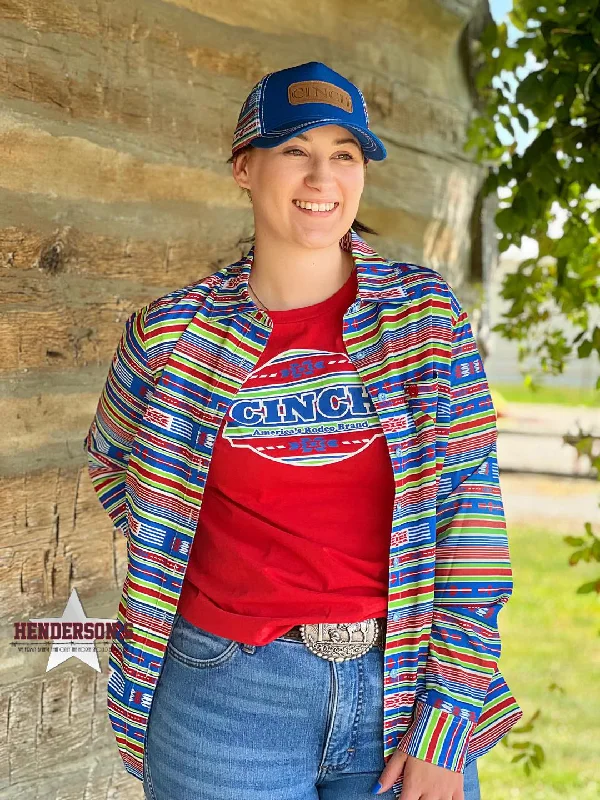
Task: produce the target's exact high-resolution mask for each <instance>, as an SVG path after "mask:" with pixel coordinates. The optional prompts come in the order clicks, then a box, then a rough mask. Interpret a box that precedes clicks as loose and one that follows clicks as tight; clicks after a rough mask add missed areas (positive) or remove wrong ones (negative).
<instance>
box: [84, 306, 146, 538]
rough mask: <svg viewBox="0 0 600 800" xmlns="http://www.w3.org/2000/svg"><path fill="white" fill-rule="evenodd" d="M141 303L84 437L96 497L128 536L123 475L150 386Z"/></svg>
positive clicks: (119, 348) (123, 336) (121, 342)
mask: <svg viewBox="0 0 600 800" xmlns="http://www.w3.org/2000/svg"><path fill="white" fill-rule="evenodd" d="M144 312H145V308H143V309H140V310H139V311H135V312H134V313H133V314H132V315H131V316H130V317H129V319H128V320H127V322H126V323H125V328H124V330H123V333H122V336H121V340H120V341H119V344H118V346H117V349H116V352H115V354H114V356H113V359H112V363H111V366H110V369H109V372H108V377H107V379H106V383H105V384H104V389H103V390H102V394H101V395H100V400H99V402H98V408H97V410H96V415H95V417H94V420H93V422H92V424H91V427H90V429H89V432H88V434H87V436H86V438H85V440H84V449H85V450H87V453H88V470H89V475H90V479H91V481H92V484H93V486H94V489H95V491H96V493H97V495H98V499H99V500H100V502H101V504H102V505H103V507H104V508H105V510H106V511H107V512H108V514H109V516H110V518H111V520H112V522H113V525H114V526H115V528H118V529H119V530H120V531H121V532H122V533H123V534H124V535H125V536H126V535H127V513H126V506H125V475H126V472H127V464H128V462H129V454H130V453H131V447H132V442H133V437H134V435H135V432H136V430H137V428H138V426H139V423H140V420H141V419H142V417H143V415H144V411H145V408H146V405H147V394H148V392H149V391H150V390H151V389H152V387H153V382H152V373H151V371H150V369H149V367H148V360H147V355H146V349H145V340H144V329H143V317H144Z"/></svg>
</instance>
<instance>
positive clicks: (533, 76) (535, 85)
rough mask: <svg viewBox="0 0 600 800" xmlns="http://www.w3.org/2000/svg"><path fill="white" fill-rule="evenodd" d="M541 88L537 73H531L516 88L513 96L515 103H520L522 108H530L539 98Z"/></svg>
mask: <svg viewBox="0 0 600 800" xmlns="http://www.w3.org/2000/svg"><path fill="white" fill-rule="evenodd" d="M541 86H542V82H541V79H540V73H539V71H538V72H531V73H530V74H529V75H528V76H527V77H526V78H524V80H522V81H521V83H520V84H519V85H518V86H517V91H516V95H515V98H516V101H517V103H522V104H523V105H524V106H527V107H531V105H533V104H534V103H535V102H536V100H537V99H538V97H539V92H540V89H541Z"/></svg>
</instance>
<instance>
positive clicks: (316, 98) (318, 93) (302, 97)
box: [288, 81, 352, 112]
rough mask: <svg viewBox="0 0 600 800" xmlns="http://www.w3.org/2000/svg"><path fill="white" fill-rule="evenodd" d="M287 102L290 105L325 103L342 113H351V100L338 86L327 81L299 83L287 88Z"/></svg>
mask: <svg viewBox="0 0 600 800" xmlns="http://www.w3.org/2000/svg"><path fill="white" fill-rule="evenodd" d="M288 100H289V101H290V103H291V105H293V106H299V105H302V104H303V103H327V104H328V105H330V106H337V108H341V109H343V110H344V111H348V112H351V111H352V98H351V97H350V95H349V94H348V92H345V91H344V90H343V89H340V88H339V86H335V85H334V84H333V83H327V81H299V82H298V83H292V84H291V85H290V86H288Z"/></svg>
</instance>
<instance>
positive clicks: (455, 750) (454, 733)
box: [398, 700, 476, 772]
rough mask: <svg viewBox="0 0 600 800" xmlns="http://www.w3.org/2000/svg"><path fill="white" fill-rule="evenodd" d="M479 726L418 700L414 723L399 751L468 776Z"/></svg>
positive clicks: (469, 720)
mask: <svg viewBox="0 0 600 800" xmlns="http://www.w3.org/2000/svg"><path fill="white" fill-rule="evenodd" d="M475 726H476V722H475V721H474V720H472V719H467V718H465V717H464V716H461V715H460V709H459V708H458V706H457V707H456V710H455V712H454V713H452V712H451V711H444V710H443V709H442V708H437V707H436V706H432V705H429V703H426V702H425V701H424V700H417V701H416V704H415V712H414V715H413V720H412V722H411V724H410V726H409V728H408V730H407V731H406V733H405V734H404V736H402V738H401V739H400V741H399V742H398V749H399V750H402V752H404V753H408V755H410V756H414V757H415V758H420V759H422V760H423V761H428V762H429V763H430V764H436V765H437V766H438V767H445V768H446V769H451V770H453V771H454V772H464V768H465V756H466V754H467V749H468V746H469V740H470V738H471V735H472V733H473V731H474V730H475Z"/></svg>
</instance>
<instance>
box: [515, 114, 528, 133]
mask: <svg viewBox="0 0 600 800" xmlns="http://www.w3.org/2000/svg"><path fill="white" fill-rule="evenodd" d="M517 119H518V120H519V125H520V126H521V127H522V128H523V130H524V131H525V133H529V120H528V119H527V117H526V116H525V114H518V115H517Z"/></svg>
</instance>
